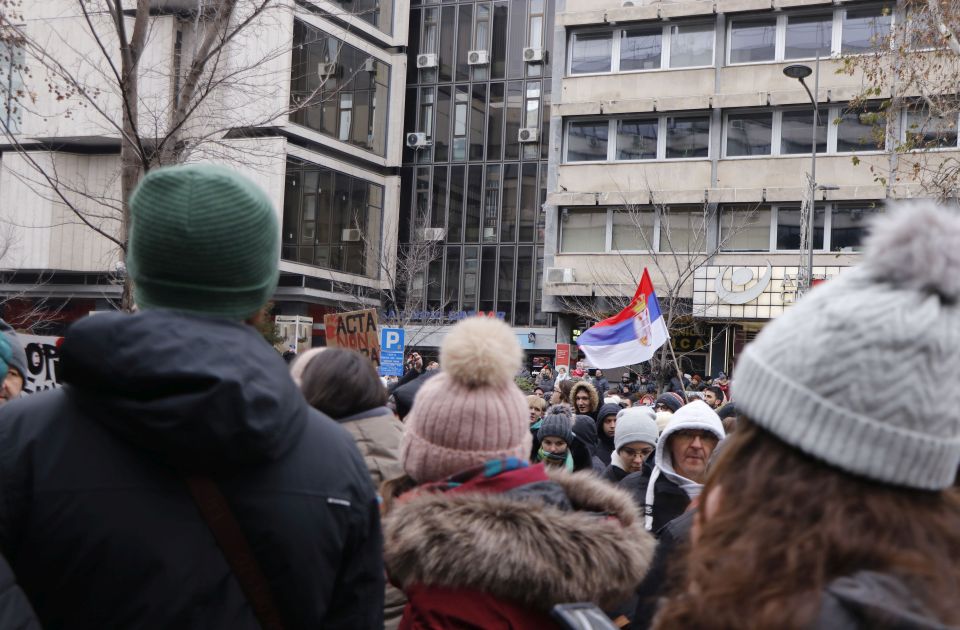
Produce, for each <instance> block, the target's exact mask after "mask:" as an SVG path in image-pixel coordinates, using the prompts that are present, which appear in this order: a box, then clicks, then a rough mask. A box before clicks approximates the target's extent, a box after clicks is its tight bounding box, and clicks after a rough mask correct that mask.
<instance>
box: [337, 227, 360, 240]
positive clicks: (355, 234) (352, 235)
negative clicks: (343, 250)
mask: <svg viewBox="0 0 960 630" xmlns="http://www.w3.org/2000/svg"><path fill="white" fill-rule="evenodd" d="M340 240H341V241H343V242H344V243H356V242H357V241H359V240H360V230H358V229H356V228H347V229H345V230H342V231H341V232H340Z"/></svg>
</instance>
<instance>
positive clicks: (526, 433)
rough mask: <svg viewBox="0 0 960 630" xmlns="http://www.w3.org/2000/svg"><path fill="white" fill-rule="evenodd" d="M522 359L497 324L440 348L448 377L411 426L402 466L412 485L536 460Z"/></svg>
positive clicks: (454, 336)
mask: <svg viewBox="0 0 960 630" xmlns="http://www.w3.org/2000/svg"><path fill="white" fill-rule="evenodd" d="M522 356H523V353H522V351H521V350H520V344H519V343H517V339H516V337H515V336H514V334H513V331H512V330H511V329H510V326H508V325H507V324H505V323H504V322H502V321H500V320H498V319H493V318H489V317H471V318H469V319H465V320H462V321H460V323H458V324H457V325H456V326H454V327H453V330H451V331H450V334H449V335H447V337H446V339H444V340H443V343H442V344H441V347H440V369H441V372H440V373H439V374H438V375H437V376H435V377H433V378H431V379H430V380H428V381H427V382H426V383H424V384H423V386H422V387H421V388H420V391H419V392H417V397H416V399H415V400H414V403H413V408H412V409H411V410H410V413H409V414H407V416H406V418H405V421H404V429H403V440H402V442H401V444H400V459H401V462H402V463H403V468H404V471H405V472H406V473H407V474H408V475H410V477H412V478H413V479H414V480H415V481H416V482H417V483H421V484H423V483H429V482H432V481H440V480H441V479H445V478H447V477H449V476H450V475H453V474H455V473H457V472H459V471H462V470H465V469H467V468H471V467H473V466H478V465H480V464H483V463H484V462H487V461H489V460H491V459H500V458H505V457H516V458H518V459H522V460H526V459H527V458H528V457H529V456H530V448H531V445H532V441H533V436H532V435H531V434H530V411H529V409H528V408H527V399H526V397H525V396H524V395H523V392H521V391H520V388H519V387H517V385H516V383H514V380H513V375H514V374H516V373H517V370H519V369H520V364H521V360H522ZM421 378H423V377H421Z"/></svg>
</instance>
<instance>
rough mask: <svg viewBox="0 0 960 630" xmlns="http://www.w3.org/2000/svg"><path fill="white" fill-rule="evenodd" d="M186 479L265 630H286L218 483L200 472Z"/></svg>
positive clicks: (265, 581) (208, 525)
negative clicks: (200, 474) (199, 474)
mask: <svg viewBox="0 0 960 630" xmlns="http://www.w3.org/2000/svg"><path fill="white" fill-rule="evenodd" d="M184 480H185V481H186V482H187V487H188V488H189V489H190V495H191V496H192V497H193V501H194V503H196V505H197V509H198V510H199V511H200V515H201V516H202V517H203V520H204V521H205V522H206V524H207V527H209V528H210V531H211V532H212V533H213V537H214V538H215V539H216V540H217V546H219V547H220V551H221V552H223V556H224V558H225V559H226V560H227V564H229V565H230V569H231V570H232V571H233V574H234V576H236V578H237V581H238V582H240V588H241V589H243V594H244V595H245V596H246V598H247V601H248V602H249V603H250V606H251V607H252V608H253V614H254V615H256V617H257V620H258V621H259V622H260V626H261V627H262V628H263V629H264V630H283V627H284V626H283V621H282V620H281V617H280V610H279V609H278V608H277V604H276V601H275V600H274V598H273V592H272V591H271V590H270V584H269V583H268V582H267V579H266V577H264V575H263V572H262V571H261V570H260V565H259V563H257V559H256V558H255V557H254V555H253V551H252V550H251V549H250V544H249V542H248V541H247V537H246V536H245V535H244V534H243V530H242V529H240V524H239V523H237V519H236V517H235V516H234V514H233V511H232V510H231V509H230V505H229V504H228V503H227V499H226V497H224V496H223V493H222V492H221V491H220V487H219V486H218V485H217V482H215V481H214V480H213V479H211V478H210V477H204V476H198V475H186V476H184Z"/></svg>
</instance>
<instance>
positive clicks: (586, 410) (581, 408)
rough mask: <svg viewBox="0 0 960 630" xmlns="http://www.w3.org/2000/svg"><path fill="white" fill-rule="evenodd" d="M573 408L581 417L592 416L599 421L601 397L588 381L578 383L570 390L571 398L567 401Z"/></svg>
mask: <svg viewBox="0 0 960 630" xmlns="http://www.w3.org/2000/svg"><path fill="white" fill-rule="evenodd" d="M567 402H569V403H570V406H571V407H573V412H574V413H575V414H578V415H581V416H590V417H591V418H593V419H594V420H596V419H597V411H598V410H599V408H600V395H599V394H598V393H597V390H596V388H594V386H593V385H591V384H590V383H588V382H587V381H576V382H574V383H573V386H572V387H571V388H570V398H569V399H568V400H567Z"/></svg>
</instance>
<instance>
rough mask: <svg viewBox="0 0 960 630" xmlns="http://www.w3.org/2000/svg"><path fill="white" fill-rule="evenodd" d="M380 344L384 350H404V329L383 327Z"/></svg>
mask: <svg viewBox="0 0 960 630" xmlns="http://www.w3.org/2000/svg"><path fill="white" fill-rule="evenodd" d="M380 346H381V348H382V349H383V351H384V352H403V329H402V328H381V329H380Z"/></svg>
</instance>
